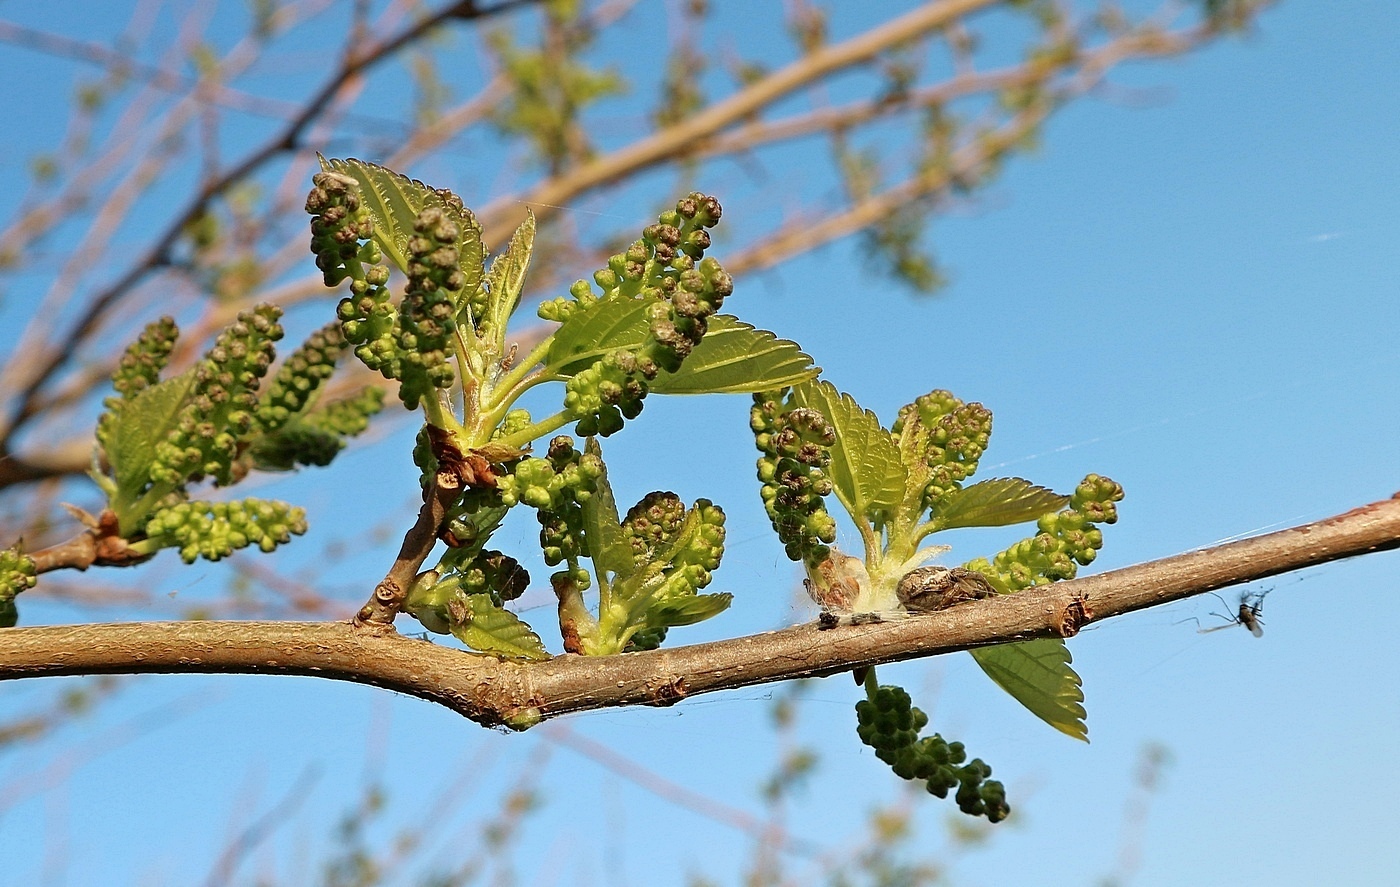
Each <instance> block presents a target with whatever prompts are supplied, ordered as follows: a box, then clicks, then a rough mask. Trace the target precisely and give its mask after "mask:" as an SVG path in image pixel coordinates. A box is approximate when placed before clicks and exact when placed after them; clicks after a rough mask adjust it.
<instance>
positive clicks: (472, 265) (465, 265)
mask: <svg viewBox="0 0 1400 887" xmlns="http://www.w3.org/2000/svg"><path fill="white" fill-rule="evenodd" d="M317 156H318V157H320V155H317ZM320 161H321V169H323V170H326V171H327V172H337V173H340V174H342V175H347V176H350V178H352V179H354V180H355V181H356V182H358V183H359V185H360V200H361V203H362V204H363V206H364V207H365V209H367V210H368V211H369V214H370V217H371V218H372V219H373V220H374V239H375V242H376V243H378V244H379V248H380V249H382V250H383V251H384V255H385V256H387V257H388V259H389V260H390V261H391V262H393V264H394V266H395V267H397V268H398V269H399V270H400V271H404V272H407V270H408V239H409V238H410V237H412V236H413V223H414V222H415V221H416V220H417V218H418V214H419V213H420V212H422V211H423V209H424V208H425V207H429V206H436V207H438V208H439V209H441V210H443V211H444V212H446V213H447V214H448V216H449V217H451V219H452V221H454V222H456V223H457V228H458V231H459V232H460V233H459V234H458V237H457V254H458V259H457V265H458V267H459V268H460V269H461V271H462V273H463V274H464V275H466V278H467V283H466V286H464V287H463V288H462V291H463V292H464V293H467V294H470V293H474V292H476V289H477V287H479V286H480V285H481V266H482V263H483V262H484V261H485V257H486V249H485V247H483V246H482V244H481V225H480V223H478V222H477V220H476V216H475V215H473V214H472V211H471V210H469V209H467V208H466V207H465V206H463V205H462V201H461V199H460V198H458V197H457V195H455V194H453V193H452V192H451V191H447V190H437V189H433V188H430V187H428V186H427V185H425V184H423V183H422V182H420V181H418V180H417V179H410V178H409V177H408V176H405V175H401V174H399V173H396V172H394V171H393V170H391V169H385V168H384V167H382V166H380V165H379V164H377V163H368V162H366V161H364V160H355V159H354V158H350V159H347V160H328V159H326V158H325V157H320Z"/></svg>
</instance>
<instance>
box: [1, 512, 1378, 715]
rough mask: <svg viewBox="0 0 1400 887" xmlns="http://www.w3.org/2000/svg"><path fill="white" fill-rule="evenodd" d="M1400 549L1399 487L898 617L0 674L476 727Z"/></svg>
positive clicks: (182, 640) (47, 646)
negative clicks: (659, 644) (270, 691)
mask: <svg viewBox="0 0 1400 887" xmlns="http://www.w3.org/2000/svg"><path fill="white" fill-rule="evenodd" d="M1395 548H1400V494H1397V495H1396V496H1395V497H1392V498H1391V499H1388V500H1384V501H1381V502H1375V503H1372V504H1370V505H1365V506H1362V507H1361V508H1357V509H1354V510H1352V511H1349V512H1347V513H1345V514H1342V515H1338V516H1336V517H1331V518H1327V519H1325V520H1321V521H1317V522H1314V523H1310V524H1304V525H1302V526H1298V527H1294V528H1292V529H1288V530H1282V531H1279V532H1276V533H1270V534H1268V535H1265V536H1259V537H1256V538H1253V539H1246V540H1243V541H1239V542H1232V543H1228V544H1225V545H1219V546H1216V547H1213V548H1207V549H1201V550H1198V551H1193V552H1188V553H1186V554H1181V555H1176V556H1175V557H1169V558H1164V559H1162V560H1158V561H1151V562H1149V563H1145V564H1139V565H1137V566H1133V567H1126V568H1124V569H1121V570H1114V571H1111V572H1108V573H1101V574H1099V575H1096V576H1089V577H1086V578H1082V579H1076V580H1073V581H1070V582H1061V583H1056V584H1054V585H1048V586H1042V587H1039V588H1035V589H1030V590H1027V591H1024V592H1021V593H1019V594H1014V595H1006V596H1003V597H999V598H995V599H992V600H984V601H976V602H969V603H966V604H960V605H958V606H955V607H952V608H951V609H948V610H943V611H940V612H937V613H932V614H929V615H926V616H917V617H911V618H908V619H902V620H899V621H894V622H884V623H877V624H873V625H860V626H849V627H839V628H835V629H832V630H828V631H824V630H821V629H819V628H818V627H817V626H816V624H815V623H808V624H805V625H798V626H794V627H792V628H786V629H782V630H780V631H772V632H766V633H764V634H758V635H751V636H748V637H741V638H734V639H731V640H724V641H717V642H714V643H709V644H697V645H693V646H688V647H677V648H674V649H670V650H667V649H662V650H654V651H650V652H645V653H627V654H621V655H616V656H600V657H588V658H585V657H581V656H571V655H564V656H557V657H555V658H554V659H551V660H548V661H546V662H538V663H521V662H512V661H505V662H503V661H500V660H497V659H495V658H493V657H490V656H483V655H478V654H473V653H464V652H462V651H460V650H455V649H450V648H447V647H439V646H436V645H434V644H432V643H428V642H425V641H417V640H412V639H409V638H406V637H404V636H402V635H399V634H396V633H391V632H385V631H382V630H379V631H369V630H363V629H360V628H356V627H355V626H354V625H352V624H350V623H346V622H332V623H315V622H313V623H303V622H155V623H134V624H108V625H74V626H52V627H43V628H12V629H7V630H5V631H3V632H0V680H12V679H17V678H25V677H39V676H44V675H89V674H143V673H230V674H298V675H309V676H315V677H324V678H332V679H335V680H344V681H354V682H357V683H362V684H370V685H372V686H376V687H383V688H385V689H389V690H395V691H398V692H401V693H407V694H410V695H413V696H417V697H419V698H421V699H427V700H429V701H432V702H437V703H440V704H442V705H445V706H447V707H448V708H451V709H452V710H453V711H456V712H459V713H461V714H463V715H465V716H467V717H469V718H471V719H472V720H474V721H477V722H479V723H481V724H485V725H497V724H509V725H512V726H516V727H526V726H529V725H531V724H533V723H536V722H537V721H538V720H539V719H541V718H549V717H555V716H557V715H561V714H566V713H569V712H575V711H588V710H593V709H600V708H606V707H609V706H620V705H638V704H640V705H667V704H670V703H673V702H676V701H678V700H680V699H682V698H684V697H686V696H693V695H696V694H699V693H709V692H713V691H716V690H729V689H735V688H738V687H747V686H752V685H755V684H762V683H769V682H772V681H781V680H789V679H792V678H800V677H811V676H822V675H829V674H835V673H839V672H842V671H846V670H849V669H851V668H854V667H858V666H863V665H877V664H880V663H884V662H894V661H898V660H902V659H913V658H918V657H924V656H936V655H940V654H943V653H951V652H955V651H958V650H967V649H970V648H973V647H980V646H986V645H989V644H997V643H1005V642H1008V641H1018V640H1028V639H1030V638H1038V637H1057V636H1058V637H1068V636H1070V635H1073V634H1075V633H1076V632H1077V631H1078V630H1079V629H1080V628H1081V627H1082V626H1083V625H1086V624H1089V623H1091V622H1097V621H1100V620H1102V619H1107V618H1109V617H1112V616H1118V615H1121V614H1123V613H1129V612H1132V611H1134V610H1140V609H1144V608H1147V607H1154V606H1160V605H1162V604H1166V603H1169V602H1171V601H1175V600H1180V599H1182V598H1186V597H1190V596H1192V595H1197V594H1202V593H1204V592H1208V591H1213V590H1215V589H1218V588H1224V587H1227V586H1230V585H1238V584H1241V583H1245V582H1252V581H1255V580H1258V579H1263V578H1265V577H1268V576H1274V575H1277V574H1279V573H1285V572H1289V571H1292V570H1298V569H1302V568H1304V567H1310V566H1315V565H1317V564H1322V563H1327V562H1329V561H1335V560H1341V559H1343V558H1349V557H1354V556H1356V555H1360V554H1366V553H1369V552H1373V551H1384V550H1390V549H1395Z"/></svg>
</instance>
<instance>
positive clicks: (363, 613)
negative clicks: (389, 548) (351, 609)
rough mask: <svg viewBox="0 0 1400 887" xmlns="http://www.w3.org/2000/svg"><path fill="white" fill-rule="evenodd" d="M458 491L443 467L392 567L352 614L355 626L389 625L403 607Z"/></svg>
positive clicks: (454, 475)
mask: <svg viewBox="0 0 1400 887" xmlns="http://www.w3.org/2000/svg"><path fill="white" fill-rule="evenodd" d="M461 489H462V478H461V476H460V475H459V474H458V473H457V472H456V471H454V470H453V469H452V468H450V467H446V466H445V467H443V468H442V469H441V470H439V471H438V473H437V475H436V477H435V478H434V482H433V485H432V486H430V487H429V488H427V489H425V490H424V491H423V507H422V508H420V509H419V510H418V520H417V521H415V522H414V524H413V527H412V528H410V529H409V531H408V532H407V533H405V534H404V537H403V545H402V546H400V547H399V556H398V558H397V559H395V560H394V565H393V566H392V567H390V568H389V572H388V573H387V574H386V575H385V576H384V578H383V579H381V580H379V584H378V585H376V586H375V587H374V594H372V595H370V599H369V601H368V602H367V603H366V604H365V605H364V606H363V607H361V608H360V612H358V613H356V614H355V626H356V627H363V626H366V625H376V626H381V627H382V626H389V627H392V626H393V624H394V617H395V616H397V615H398V614H399V610H401V609H402V608H403V602H404V598H406V597H407V596H408V590H409V588H410V587H412V585H413V580H414V578H415V577H417V575H418V568H419V567H421V566H423V561H425V560H427V558H428V554H429V553H431V552H432V550H433V546H434V545H436V544H437V541H438V532H439V531H440V530H441V529H442V522H443V518H444V517H446V515H447V507H448V505H450V504H451V503H452V502H453V500H455V499H456V498H457V494H458V493H459V492H460V491H461Z"/></svg>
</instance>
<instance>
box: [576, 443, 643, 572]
mask: <svg viewBox="0 0 1400 887" xmlns="http://www.w3.org/2000/svg"><path fill="white" fill-rule="evenodd" d="M584 452H585V453H591V454H593V455H594V456H597V457H598V458H599V459H600V460H601V459H602V458H603V450H602V448H601V447H600V446H598V441H597V440H596V439H595V438H592V437H590V438H589V439H588V442H587V443H586V444H584ZM581 504H582V506H583V535H584V538H586V539H587V540H588V550H589V551H590V552H592V556H593V566H594V568H595V570H596V573H597V576H598V581H599V583H600V584H601V583H610V582H611V581H615V580H618V579H626V578H627V577H628V576H631V575H632V572H633V570H635V569H636V564H635V562H634V561H633V558H632V544H631V543H630V542H628V541H627V535H626V534H625V533H623V532H622V522H621V521H620V520H619V518H618V514H617V500H616V499H615V498H613V491H612V484H610V483H608V469H607V466H606V465H604V466H603V470H602V473H601V474H599V475H598V489H596V490H594V492H593V495H591V496H589V497H588V498H587V499H586V500H584V501H583V502H582V503H581ZM609 573H611V574H613V575H612V577H609V576H608V574H609Z"/></svg>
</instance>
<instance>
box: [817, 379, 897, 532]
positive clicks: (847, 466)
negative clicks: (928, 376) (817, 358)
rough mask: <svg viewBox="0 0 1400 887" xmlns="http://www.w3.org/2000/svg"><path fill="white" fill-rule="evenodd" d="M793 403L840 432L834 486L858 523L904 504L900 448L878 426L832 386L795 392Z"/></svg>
mask: <svg viewBox="0 0 1400 887" xmlns="http://www.w3.org/2000/svg"><path fill="white" fill-rule="evenodd" d="M792 393H793V402H794V403H796V404H797V405H798V406H800V407H807V408H809V409H814V410H817V411H818V412H820V413H821V414H822V415H823V416H826V418H827V421H829V422H831V424H832V426H833V427H834V428H835V429H836V443H835V445H833V446H832V447H831V470H830V474H831V481H832V483H833V484H834V485H835V486H836V491H837V493H839V494H840V496H841V498H842V499H843V500H844V502H845V503H847V504H848V505H849V507H850V509H851V516H852V517H854V518H856V519H857V520H861V519H867V518H868V516H869V515H870V514H871V513H872V512H876V511H890V510H893V509H895V508H897V507H898V506H899V504H900V502H901V501H902V500H903V498H904V480H905V468H904V465H903V463H902V462H900V460H899V448H898V447H896V446H895V443H894V439H893V438H891V437H890V433H889V432H888V431H886V430H885V429H884V428H883V427H881V425H880V420H879V419H877V418H875V414H874V413H872V412H870V411H869V410H866V409H862V408H861V406H860V404H858V403H856V401H855V398H853V397H851V396H850V395H849V394H842V393H841V392H839V391H837V390H836V387H835V386H834V385H832V384H831V383H830V382H826V381H816V382H806V383H804V384H802V385H798V386H797V387H795V388H793V390H792Z"/></svg>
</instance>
